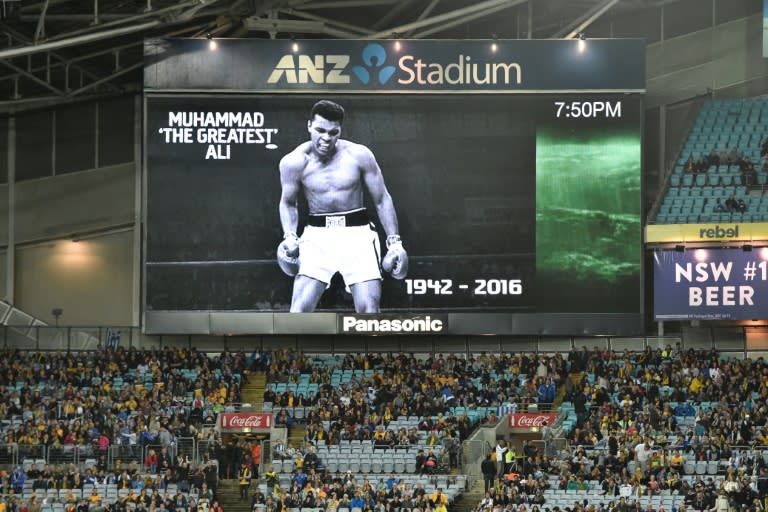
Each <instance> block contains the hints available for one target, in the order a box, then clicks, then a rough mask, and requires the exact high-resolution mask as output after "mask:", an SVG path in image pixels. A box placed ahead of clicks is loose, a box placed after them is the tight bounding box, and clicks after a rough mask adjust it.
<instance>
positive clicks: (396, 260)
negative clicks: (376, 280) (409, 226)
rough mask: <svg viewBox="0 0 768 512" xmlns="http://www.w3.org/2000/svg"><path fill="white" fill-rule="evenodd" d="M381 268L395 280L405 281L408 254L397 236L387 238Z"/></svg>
mask: <svg viewBox="0 0 768 512" xmlns="http://www.w3.org/2000/svg"><path fill="white" fill-rule="evenodd" d="M381 268H382V269H384V271H385V272H387V273H389V274H390V275H391V276H392V277H393V278H395V279H405V276H407V275H408V253H407V252H405V249H404V248H403V242H402V241H401V240H400V237H399V236H397V235H390V236H388V237H387V255H386V256H384V259H383V260H381Z"/></svg>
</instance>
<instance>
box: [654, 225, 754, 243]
mask: <svg viewBox="0 0 768 512" xmlns="http://www.w3.org/2000/svg"><path fill="white" fill-rule="evenodd" d="M726 240H727V241H733V242H736V241H745V242H751V241H752V240H768V222H739V223H728V224H650V225H648V226H646V227H645V241H646V243H649V244H651V243H674V242H680V243H685V242H720V241H726Z"/></svg>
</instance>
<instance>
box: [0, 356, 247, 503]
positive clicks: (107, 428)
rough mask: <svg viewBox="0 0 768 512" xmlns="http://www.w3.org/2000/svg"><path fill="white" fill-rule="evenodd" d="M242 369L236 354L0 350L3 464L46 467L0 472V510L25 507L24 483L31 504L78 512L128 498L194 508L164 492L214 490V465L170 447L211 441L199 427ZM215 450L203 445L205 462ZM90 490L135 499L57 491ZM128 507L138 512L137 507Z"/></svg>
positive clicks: (236, 387) (230, 397) (228, 398)
mask: <svg viewBox="0 0 768 512" xmlns="http://www.w3.org/2000/svg"><path fill="white" fill-rule="evenodd" d="M246 369H247V365H246V358H245V356H244V355H243V354H242V353H240V354H232V353H226V352H225V353H222V354H219V355H216V356H213V357H209V356H208V355H206V354H203V353H200V352H197V351H195V350H190V349H170V348H169V349H164V350H144V351H139V350H126V349H124V348H117V349H116V350H105V351H99V352H82V353H76V352H67V353H60V352H47V353H37V352H23V351H5V352H3V353H2V354H0V429H1V434H0V435H2V445H0V448H2V452H0V453H4V454H6V455H4V456H7V458H8V460H10V459H11V455H12V454H13V456H14V457H15V459H16V460H18V461H22V460H27V459H28V460H40V459H41V458H42V460H47V461H49V462H51V465H50V466H49V465H47V464H46V465H45V466H42V465H41V466H38V465H36V464H32V465H31V466H29V467H22V466H21V465H19V466H18V467H16V468H14V469H13V471H10V472H6V473H0V487H1V488H2V491H4V492H5V494H6V496H8V495H10V496H12V499H10V500H5V501H1V500H0V509H2V508H3V506H4V507H6V508H10V509H11V510H12V511H13V512H15V510H16V509H17V508H18V509H19V510H21V509H23V508H27V509H29V508H30V505H31V503H29V502H27V501H26V500H21V491H22V490H23V489H24V488H25V487H24V486H25V484H27V486H29V484H30V483H31V486H32V488H33V489H34V490H35V493H36V495H35V496H34V500H32V501H34V502H35V506H37V505H40V506H45V505H47V504H52V503H57V502H59V503H62V504H63V505H65V506H66V508H67V509H69V508H72V507H74V509H77V510H80V512H82V511H83V510H84V509H85V510H87V509H88V507H91V508H97V509H99V508H109V509H112V508H114V507H118V508H117V510H121V509H122V508H121V507H123V508H124V507H125V506H127V505H126V504H129V505H130V504H131V503H133V501H134V494H135V496H136V497H137V499H138V500H139V501H140V502H145V501H147V500H149V498H152V503H150V502H148V501H147V502H146V503H143V505H144V508H146V509H147V510H149V509H150V508H151V509H153V510H163V509H164V508H165V509H168V510H170V511H172V512H175V511H176V510H186V509H187V508H190V509H192V508H194V509H195V510H197V508H196V507H191V506H189V505H188V504H187V505H184V506H181V505H180V501H179V500H176V499H175V496H174V495H170V496H169V491H168V489H169V488H176V489H180V490H181V491H186V490H190V489H201V488H202V487H203V486H202V484H203V483H206V486H209V485H210V486H211V487H214V486H213V485H212V477H211V473H212V472H213V469H212V467H211V465H210V464H209V465H207V466H205V467H203V466H201V467H199V468H194V467H193V465H192V464H191V462H190V458H189V454H188V453H186V454H184V453H182V452H181V450H180V449H178V447H177V442H179V441H180V440H182V439H184V438H197V439H198V440H208V439H212V437H213V434H212V431H211V430H210V429H207V428H204V426H205V425H206V424H209V423H213V422H214V419H215V415H216V414H217V413H218V412H221V411H223V410H224V409H225V407H226V406H227V405H228V404H229V403H234V402H239V401H240V384H241V382H243V381H245V380H246V379H247V372H245V371H244V370H246ZM109 450H112V451H111V452H109ZM221 450H222V447H220V446H217V445H216V443H215V442H211V453H210V454H207V455H206V456H210V457H211V458H215V457H217V456H220V455H221V453H220V452H221ZM108 453H111V455H112V460H111V461H108ZM75 454H76V455H77V458H76V459H75ZM86 459H88V460H91V461H92V463H91V464H90V465H89V467H88V468H87V469H83V470H82V471H81V468H80V467H79V466H78V465H76V464H73V463H70V464H67V463H66V461H68V460H69V461H74V460H78V461H79V462H80V463H82V462H83V461H84V460H86ZM108 462H109V464H108ZM142 462H143V465H144V469H143V471H139V469H140V467H141V466H142ZM121 466H122V469H120V468H121ZM214 473H215V472H214ZM94 485H95V486H98V487H99V489H101V486H106V487H109V486H111V485H115V486H117V488H123V489H130V490H132V491H134V493H133V494H131V493H127V494H125V495H124V496H121V497H120V499H117V498H115V499H112V500H110V501H109V502H108V503H107V500H106V499H105V496H103V495H101V494H98V491H97V494H95V495H91V496H86V497H80V496H78V495H77V494H75V493H72V495H71V496H67V498H64V496H63V495H62V491H61V490H62V489H72V490H76V489H79V490H81V491H82V490H83V489H86V490H87V489H90V487H93V486H94ZM142 490H143V491H144V492H143V493H142ZM211 492H213V491H211ZM14 493H15V494H16V496H15V497H13V496H14ZM38 493H39V494H38ZM144 496H146V498H145V497H144ZM97 497H98V499H97ZM183 497H184V499H185V500H186V496H183ZM168 498H172V499H168ZM172 501H173V502H179V503H175V504H174V503H172ZM208 501H209V503H210V504H212V503H213V502H212V501H211V500H208ZM86 505H87V506H86ZM150 505H152V506H151V507H150ZM70 506H71V507H70ZM32 508H33V509H34V508H35V507H32ZM134 508H136V509H137V510H141V509H142V507H141V506H140V504H136V505H134Z"/></svg>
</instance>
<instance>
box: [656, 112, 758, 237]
mask: <svg viewBox="0 0 768 512" xmlns="http://www.w3.org/2000/svg"><path fill="white" fill-rule="evenodd" d="M766 122H768V100H766V99H765V98H760V99H739V100H720V101H715V100H712V101H708V102H707V103H705V105H704V106H703V107H702V109H701V111H700V112H699V115H698V117H697V119H696V121H695V123H694V125H693V127H692V129H691V132H690V134H689V136H688V139H687V141H686V143H685V145H684V147H683V149H682V151H681V152H680V155H679V157H678V159H677V161H676V162H675V164H674V167H673V169H672V173H671V175H670V179H669V183H668V188H667V190H666V193H665V194H664V195H663V198H662V200H661V202H660V205H659V209H658V212H657V214H656V218H655V219H654V221H655V222H656V223H658V224H685V223H687V224H690V223H721V222H763V221H768V191H766V187H765V185H766V184H768V172H765V171H763V168H764V165H765V164H766V158H765V157H763V156H762V155H761V145H762V143H763V141H764V140H765V138H766V136H768V132H767V131H766V130H765V125H766ZM713 149H714V150H715V152H717V153H718V155H719V154H720V153H721V152H726V153H729V152H730V151H731V150H734V149H735V150H737V151H738V152H739V154H740V157H741V158H742V160H744V159H748V160H749V161H750V162H751V163H752V165H753V166H754V169H755V173H756V174H755V175H754V177H753V178H747V176H746V174H745V172H743V170H742V168H741V167H740V165H739V163H738V162H732V163H730V164H729V163H728V162H724V161H719V162H717V165H714V164H713V165H707V166H706V168H705V169H699V170H691V169H686V164H687V163H688V162H689V159H690V160H691V161H692V162H694V163H696V162H698V161H699V159H700V158H702V157H705V158H706V157H707V155H708V154H709V153H710V151H712V150H713ZM748 179H752V180H753V182H752V183H747V181H748ZM731 196H733V197H734V198H735V199H736V200H737V201H738V200H740V199H741V200H743V201H744V203H745V205H746V209H745V211H744V212H740V211H718V210H719V209H718V208H717V202H718V200H719V201H720V202H722V203H724V202H725V200H726V199H727V198H728V197H731Z"/></svg>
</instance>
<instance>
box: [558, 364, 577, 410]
mask: <svg viewBox="0 0 768 512" xmlns="http://www.w3.org/2000/svg"><path fill="white" fill-rule="evenodd" d="M568 378H569V379H571V382H572V383H573V385H574V387H576V385H577V384H578V383H579V382H581V379H583V378H584V373H583V372H579V373H569V374H568ZM564 399H565V383H563V385H562V386H560V387H559V388H558V389H557V393H555V401H554V402H552V411H553V412H557V409H558V408H559V407H560V404H562V403H563V400H564Z"/></svg>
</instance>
